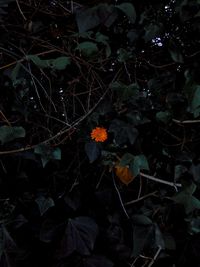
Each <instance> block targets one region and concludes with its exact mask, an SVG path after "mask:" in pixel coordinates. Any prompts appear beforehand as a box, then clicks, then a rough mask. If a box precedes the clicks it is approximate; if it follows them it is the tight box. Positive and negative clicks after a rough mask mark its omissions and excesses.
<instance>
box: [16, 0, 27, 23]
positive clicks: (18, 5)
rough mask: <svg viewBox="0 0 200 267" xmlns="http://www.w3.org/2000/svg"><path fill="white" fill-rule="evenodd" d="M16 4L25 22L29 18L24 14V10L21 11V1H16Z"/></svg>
mask: <svg viewBox="0 0 200 267" xmlns="http://www.w3.org/2000/svg"><path fill="white" fill-rule="evenodd" d="M16 4H17V7H18V9H19V12H20V14H21V15H22V17H23V19H24V20H27V18H26V17H25V16H24V13H23V12H22V9H21V7H20V4H19V1H18V0H16Z"/></svg>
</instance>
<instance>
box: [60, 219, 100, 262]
mask: <svg viewBox="0 0 200 267" xmlns="http://www.w3.org/2000/svg"><path fill="white" fill-rule="evenodd" d="M97 234H98V225H97V224H96V223H95V221H94V220H93V219H91V218H89V217H83V216H80V217H76V218H73V219H69V221H68V224H67V227H66V230H65V233H64V236H63V240H62V244H61V245H62V247H61V249H60V254H61V255H60V256H61V258H65V257H67V256H69V255H71V254H72V253H73V252H78V253H79V254H80V255H84V256H87V255H90V254H91V252H92V250H93V249H94V244H95V241H96V237H97Z"/></svg>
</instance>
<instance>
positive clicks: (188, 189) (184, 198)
mask: <svg viewBox="0 0 200 267" xmlns="http://www.w3.org/2000/svg"><path fill="white" fill-rule="evenodd" d="M195 190H196V185H195V184H194V183H191V184H190V185H187V186H186V185H183V189H182V190H181V191H180V192H179V193H177V194H176V195H175V196H173V197H171V199H172V200H173V201H175V202H176V203H179V204H181V205H183V206H184V208H185V212H186V214H189V213H191V212H193V211H194V210H195V209H200V201H199V199H197V198H196V197H194V196H193V195H192V194H193V193H194V192H195Z"/></svg>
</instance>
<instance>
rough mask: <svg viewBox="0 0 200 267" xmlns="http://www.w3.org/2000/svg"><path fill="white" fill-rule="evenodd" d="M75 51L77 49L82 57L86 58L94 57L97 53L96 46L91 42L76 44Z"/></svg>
mask: <svg viewBox="0 0 200 267" xmlns="http://www.w3.org/2000/svg"><path fill="white" fill-rule="evenodd" d="M76 49H78V50H79V51H80V53H81V54H82V55H83V56H85V57H88V58H90V57H92V56H94V55H96V54H97V53H98V51H99V49H98V47H97V45H96V44H95V43H93V42H82V43H80V44H78V46H77V48H76Z"/></svg>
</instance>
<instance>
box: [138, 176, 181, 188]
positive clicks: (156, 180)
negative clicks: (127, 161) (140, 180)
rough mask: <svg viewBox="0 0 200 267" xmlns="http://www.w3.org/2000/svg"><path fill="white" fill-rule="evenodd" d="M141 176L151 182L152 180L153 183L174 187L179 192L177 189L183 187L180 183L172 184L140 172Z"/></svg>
mask: <svg viewBox="0 0 200 267" xmlns="http://www.w3.org/2000/svg"><path fill="white" fill-rule="evenodd" d="M140 175H141V176H142V177H144V178H147V179H149V180H152V181H155V182H158V183H161V184H166V185H169V186H173V187H175V189H176V190H177V187H181V186H182V185H181V184H179V183H172V182H168V181H165V180H161V179H159V178H156V177H154V176H151V175H148V174H145V173H143V172H140Z"/></svg>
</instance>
